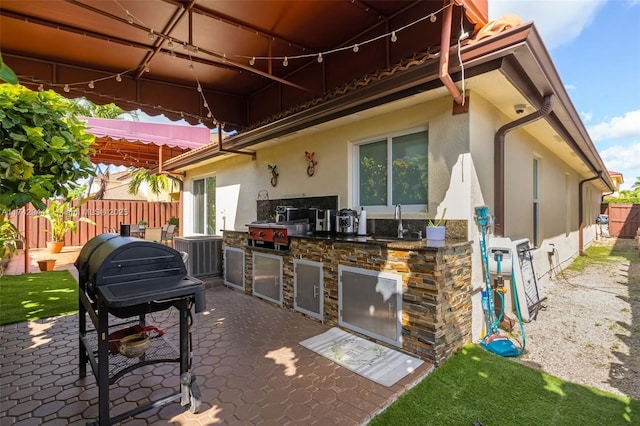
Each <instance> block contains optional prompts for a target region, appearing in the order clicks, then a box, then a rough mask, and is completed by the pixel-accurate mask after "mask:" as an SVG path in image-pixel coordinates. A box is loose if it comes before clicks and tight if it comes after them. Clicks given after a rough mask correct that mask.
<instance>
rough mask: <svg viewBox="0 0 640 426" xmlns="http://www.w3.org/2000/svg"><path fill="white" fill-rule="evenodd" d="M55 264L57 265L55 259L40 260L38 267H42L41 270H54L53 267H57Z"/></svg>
mask: <svg viewBox="0 0 640 426" xmlns="http://www.w3.org/2000/svg"><path fill="white" fill-rule="evenodd" d="M55 266H56V260H55V259H42V260H38V268H40V271H41V272H45V271H53V268H55Z"/></svg>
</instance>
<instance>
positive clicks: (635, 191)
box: [631, 176, 640, 196]
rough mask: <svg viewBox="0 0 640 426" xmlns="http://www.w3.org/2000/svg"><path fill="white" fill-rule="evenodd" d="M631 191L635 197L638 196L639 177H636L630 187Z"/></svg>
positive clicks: (639, 194) (639, 190)
mask: <svg viewBox="0 0 640 426" xmlns="http://www.w3.org/2000/svg"><path fill="white" fill-rule="evenodd" d="M631 189H632V190H633V192H634V193H635V194H636V195H637V196H640V176H636V181H635V182H634V184H633V185H631Z"/></svg>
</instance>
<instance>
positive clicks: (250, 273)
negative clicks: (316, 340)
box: [223, 231, 472, 364]
mask: <svg viewBox="0 0 640 426" xmlns="http://www.w3.org/2000/svg"><path fill="white" fill-rule="evenodd" d="M223 245H224V247H225V257H226V256H227V255H228V254H229V255H231V254H233V255H235V256H237V255H238V253H239V252H240V253H243V255H242V254H241V255H240V256H241V257H242V258H243V262H244V271H243V272H244V274H243V275H242V284H241V285H237V284H230V283H228V282H227V278H226V277H227V272H229V273H230V274H231V273H232V272H233V271H231V270H229V271H225V283H226V284H227V285H230V286H231V287H233V288H236V289H238V290H241V291H243V292H244V293H246V294H249V295H252V296H256V297H261V296H260V295H259V294H257V293H256V291H254V279H255V277H254V262H255V261H256V260H257V259H260V261H261V262H263V261H264V259H265V256H267V259H274V258H275V259H277V263H278V262H281V267H280V270H281V277H282V280H281V293H280V296H279V298H277V300H269V299H267V301H269V302H275V303H278V304H280V305H281V306H282V307H283V308H285V309H290V310H292V311H296V312H300V310H299V309H297V303H296V300H295V297H296V296H295V295H296V289H295V287H296V282H297V283H298V285H299V283H300V282H305V281H306V280H302V281H301V277H300V276H299V270H297V268H296V263H298V262H300V261H304V262H307V263H308V264H311V265H317V266H318V268H319V271H320V272H321V274H322V281H321V283H322V284H323V289H322V292H321V294H322V302H323V306H322V309H321V313H320V315H319V316H318V317H316V319H319V320H321V321H322V322H323V323H324V324H327V325H329V326H340V327H342V328H345V325H344V324H343V323H341V319H340V315H339V309H340V307H341V306H340V303H341V295H340V291H341V290H340V287H341V286H340V283H339V281H340V280H341V277H340V276H339V275H340V274H339V270H340V268H344V267H348V268H356V269H358V270H361V271H364V272H371V271H373V272H374V273H375V272H380V273H384V274H392V275H393V276H396V277H398V279H399V280H400V284H401V310H400V326H401V330H400V336H401V338H400V340H401V345H402V349H403V350H405V351H407V352H411V353H414V354H416V355H417V356H419V357H421V358H423V359H425V360H429V361H431V362H433V363H435V364H439V363H441V362H443V361H444V360H446V359H447V358H448V357H449V356H450V355H451V354H453V353H455V351H457V350H458V349H459V348H461V347H462V346H463V345H464V344H466V343H469V342H470V341H471V294H472V284H471V253H472V248H471V242H470V241H464V240H447V241H445V243H444V245H443V246H442V247H428V246H427V242H426V240H424V239H422V240H415V239H413V240H397V239H395V238H385V237H379V236H378V237H377V238H376V237H373V236H347V235H318V234H316V235H298V236H291V237H290V243H289V247H288V250H280V251H279V250H274V249H266V248H257V247H252V246H250V245H248V241H247V232H246V231H223ZM228 249H230V250H233V252H228ZM262 275H263V274H260V276H262ZM296 277H297V278H296ZM343 284H344V283H343ZM363 290H364V287H363ZM271 299H274V298H273V297H272V298H271ZM343 309H344V307H343ZM300 314H301V315H307V313H306V312H301V313H300ZM347 328H348V327H347ZM366 337H369V338H370V339H371V340H375V341H378V343H382V344H385V342H380V341H379V340H377V339H376V338H372V336H366Z"/></svg>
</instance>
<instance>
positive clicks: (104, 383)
mask: <svg viewBox="0 0 640 426" xmlns="http://www.w3.org/2000/svg"><path fill="white" fill-rule="evenodd" d="M98 418H99V420H100V426H103V425H108V424H110V419H109V313H108V310H107V306H106V305H105V304H104V303H102V301H101V298H98Z"/></svg>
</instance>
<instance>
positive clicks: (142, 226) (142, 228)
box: [138, 219, 149, 231]
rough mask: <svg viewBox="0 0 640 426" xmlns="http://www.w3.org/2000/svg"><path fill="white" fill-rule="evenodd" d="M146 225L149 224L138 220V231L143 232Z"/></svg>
mask: <svg viewBox="0 0 640 426" xmlns="http://www.w3.org/2000/svg"><path fill="white" fill-rule="evenodd" d="M148 224H149V222H147V221H146V220H144V219H142V220H139V221H138V229H140V231H144V230H145V228H146V227H147V225H148Z"/></svg>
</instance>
